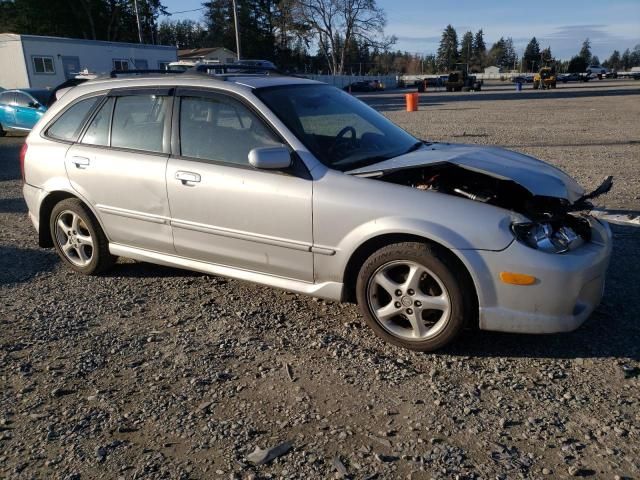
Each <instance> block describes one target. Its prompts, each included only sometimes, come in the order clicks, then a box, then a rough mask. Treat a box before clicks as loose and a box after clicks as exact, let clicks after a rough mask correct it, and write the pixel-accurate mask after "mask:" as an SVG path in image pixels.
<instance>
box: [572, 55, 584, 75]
mask: <svg viewBox="0 0 640 480" xmlns="http://www.w3.org/2000/svg"><path fill="white" fill-rule="evenodd" d="M587 66H588V63H587V62H585V60H584V58H582V57H581V56H580V55H576V56H575V57H572V58H571V60H569V65H568V66H567V71H568V72H569V73H583V72H585V71H586V70H587Z"/></svg>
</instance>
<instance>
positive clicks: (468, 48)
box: [460, 32, 473, 66]
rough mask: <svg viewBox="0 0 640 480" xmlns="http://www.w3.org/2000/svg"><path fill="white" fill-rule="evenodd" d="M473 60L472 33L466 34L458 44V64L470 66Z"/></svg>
mask: <svg viewBox="0 0 640 480" xmlns="http://www.w3.org/2000/svg"><path fill="white" fill-rule="evenodd" d="M472 58H473V33H471V32H467V33H465V34H464V35H463V36H462V41H461V42H460V62H461V63H466V64H468V65H469V66H471V63H472Z"/></svg>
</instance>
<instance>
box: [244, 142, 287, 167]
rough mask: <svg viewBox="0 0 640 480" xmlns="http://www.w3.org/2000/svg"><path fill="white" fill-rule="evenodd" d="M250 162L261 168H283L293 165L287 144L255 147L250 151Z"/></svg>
mask: <svg viewBox="0 0 640 480" xmlns="http://www.w3.org/2000/svg"><path fill="white" fill-rule="evenodd" d="M249 163H250V164H251V166H253V167H254V168H259V169H261V170H281V169H283V168H288V167H290V166H291V153H290V152H289V149H288V148H286V147H285V146H275V147H260V148H254V149H253V150H251V151H250V152H249Z"/></svg>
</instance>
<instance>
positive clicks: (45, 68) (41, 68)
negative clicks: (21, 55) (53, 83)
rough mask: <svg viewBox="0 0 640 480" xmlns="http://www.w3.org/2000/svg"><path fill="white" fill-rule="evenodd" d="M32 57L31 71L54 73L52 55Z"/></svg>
mask: <svg viewBox="0 0 640 480" xmlns="http://www.w3.org/2000/svg"><path fill="white" fill-rule="evenodd" d="M32 59H33V71H34V72H36V73H46V74H52V73H56V69H55V66H54V65H53V57H41V56H36V57H32Z"/></svg>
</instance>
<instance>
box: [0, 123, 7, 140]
mask: <svg viewBox="0 0 640 480" xmlns="http://www.w3.org/2000/svg"><path fill="white" fill-rule="evenodd" d="M6 134H7V131H6V130H5V129H4V128H3V127H2V124H1V123H0V137H4V136H5V135H6Z"/></svg>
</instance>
